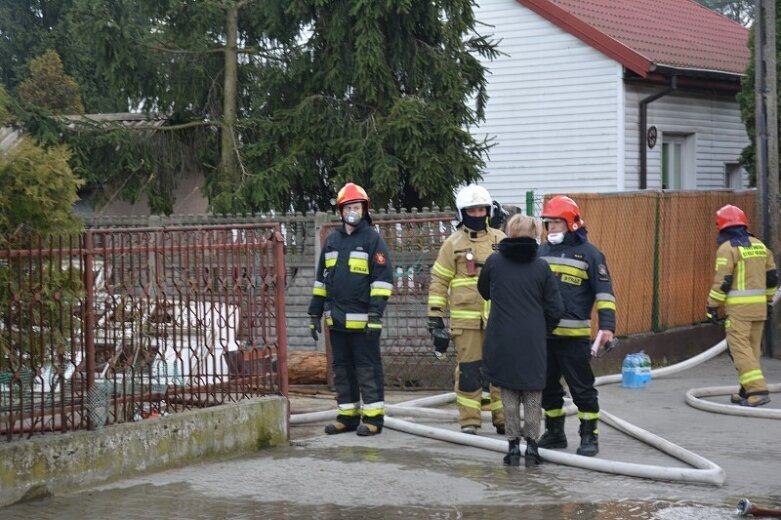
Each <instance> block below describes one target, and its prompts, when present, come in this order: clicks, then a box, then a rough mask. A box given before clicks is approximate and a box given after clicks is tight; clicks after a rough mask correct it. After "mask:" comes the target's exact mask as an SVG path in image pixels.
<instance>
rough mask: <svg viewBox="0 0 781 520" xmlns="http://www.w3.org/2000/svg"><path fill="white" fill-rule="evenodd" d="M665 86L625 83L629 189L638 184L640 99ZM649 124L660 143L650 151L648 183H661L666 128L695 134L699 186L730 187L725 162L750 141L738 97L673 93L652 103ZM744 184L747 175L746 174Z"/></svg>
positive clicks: (733, 159) (658, 185)
mask: <svg viewBox="0 0 781 520" xmlns="http://www.w3.org/2000/svg"><path fill="white" fill-rule="evenodd" d="M663 89H664V87H646V86H642V87H641V86H638V85H634V84H627V85H626V96H625V99H626V126H625V129H626V144H625V147H626V167H625V175H626V189H627V190H635V189H638V188H639V186H640V151H639V130H638V129H639V120H640V116H639V114H640V110H639V103H640V100H641V99H643V98H644V97H646V96H649V95H651V94H654V93H656V92H659V91H661V90H663ZM648 126H649V127H651V126H656V128H657V131H658V139H657V141H658V143H657V145H656V146H655V147H654V148H653V149H649V150H648V163H647V172H648V178H647V183H648V188H649V189H660V188H661V186H662V163H661V157H662V140H663V138H664V134H665V133H673V134H683V135H689V136H694V138H693V139H692V142H693V143H695V150H694V152H695V159H694V165H695V173H696V186H694V187H695V188H696V189H718V188H724V187H725V186H726V184H725V182H726V179H725V165H726V164H727V163H735V162H737V161H738V158H739V157H740V152H741V151H742V150H743V148H744V147H745V146H746V145H747V144H748V143H749V141H748V135H747V134H746V127H745V126H744V124H743V122H742V121H741V120H740V108H739V106H738V103H737V101H735V99H734V98H729V97H724V96H712V95H707V94H701V93H698V94H696V95H695V94H687V93H682V92H673V93H671V94H668V95H667V96H665V97H662V98H660V99H657V100H656V101H654V102H653V103H651V104H650V105H648ZM743 182H744V187H745V186H746V182H747V178H746V175H745V173H744V175H743Z"/></svg>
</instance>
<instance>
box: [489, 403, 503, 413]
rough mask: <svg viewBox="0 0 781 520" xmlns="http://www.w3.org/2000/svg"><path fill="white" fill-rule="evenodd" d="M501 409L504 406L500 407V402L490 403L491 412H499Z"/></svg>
mask: <svg viewBox="0 0 781 520" xmlns="http://www.w3.org/2000/svg"><path fill="white" fill-rule="evenodd" d="M502 408H504V405H502V402H501V401H494V402H493V403H491V410H493V411H496V410H501V409H502Z"/></svg>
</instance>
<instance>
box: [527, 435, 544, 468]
mask: <svg viewBox="0 0 781 520" xmlns="http://www.w3.org/2000/svg"><path fill="white" fill-rule="evenodd" d="M524 459H525V463H526V467H527V468H528V467H529V466H536V465H538V464H542V457H540V452H539V451H537V441H535V440H534V439H532V438H530V437H526V455H524Z"/></svg>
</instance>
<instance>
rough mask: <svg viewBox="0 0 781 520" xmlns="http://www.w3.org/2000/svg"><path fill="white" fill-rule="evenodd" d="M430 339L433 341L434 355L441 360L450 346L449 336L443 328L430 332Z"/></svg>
mask: <svg viewBox="0 0 781 520" xmlns="http://www.w3.org/2000/svg"><path fill="white" fill-rule="evenodd" d="M431 337H432V338H433V339H434V355H435V356H437V357H438V358H439V359H442V358H443V357H445V352H446V351H447V348H448V347H449V346H450V334H448V332H447V330H445V328H444V327H443V328H436V329H434V330H432V331H431Z"/></svg>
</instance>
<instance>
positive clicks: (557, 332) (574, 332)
mask: <svg viewBox="0 0 781 520" xmlns="http://www.w3.org/2000/svg"><path fill="white" fill-rule="evenodd" d="M552 334H553V335H554V336H590V335H591V327H583V328H578V329H563V328H561V327H556V328H555V329H553V333H552Z"/></svg>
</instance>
